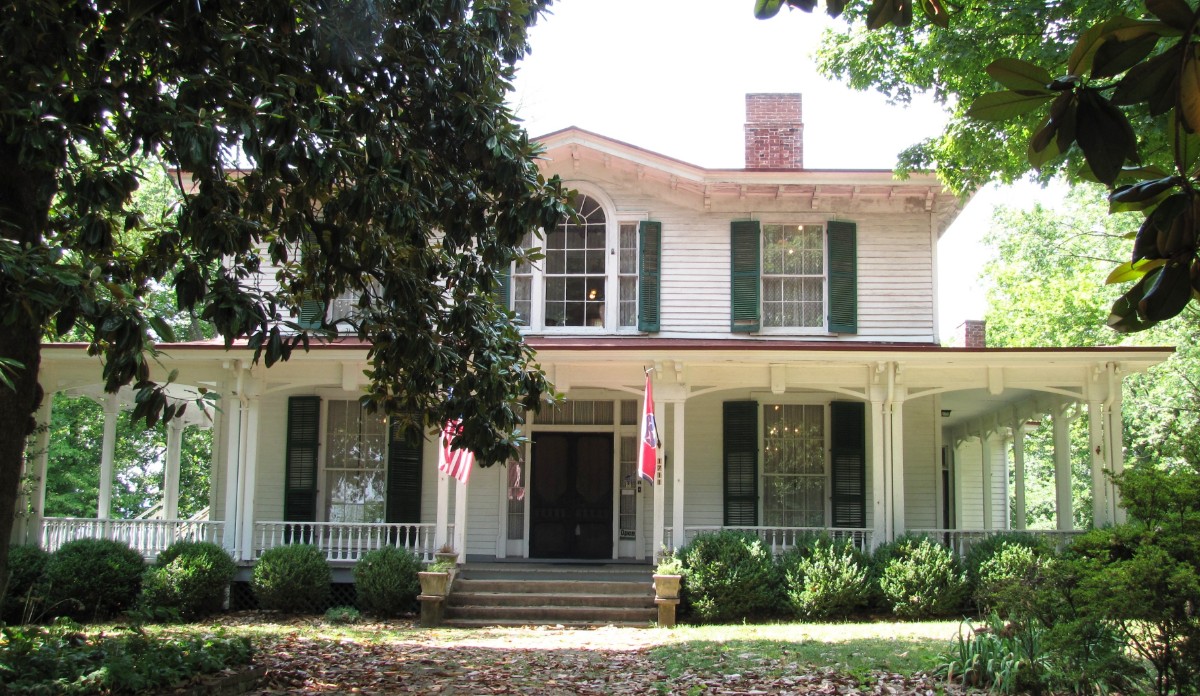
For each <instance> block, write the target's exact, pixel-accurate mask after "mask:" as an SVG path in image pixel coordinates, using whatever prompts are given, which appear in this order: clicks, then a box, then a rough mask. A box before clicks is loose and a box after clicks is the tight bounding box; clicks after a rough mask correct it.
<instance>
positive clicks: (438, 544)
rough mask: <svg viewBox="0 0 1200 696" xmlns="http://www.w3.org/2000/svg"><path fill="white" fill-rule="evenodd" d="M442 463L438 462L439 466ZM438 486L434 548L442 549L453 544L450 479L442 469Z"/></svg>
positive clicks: (439, 455) (439, 473)
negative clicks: (451, 536)
mask: <svg viewBox="0 0 1200 696" xmlns="http://www.w3.org/2000/svg"><path fill="white" fill-rule="evenodd" d="M440 442H441V441H440V440H439V444H438V448H437V449H438V458H439V459H440V458H441V456H442V446H441V444H440ZM440 463H441V462H438V464H440ZM437 484H438V487H437V512H436V513H435V514H436V516H435V518H434V528H433V547H434V548H435V549H440V548H442V546H443V545H445V544H446V543H447V542H450V543H453V542H452V541H450V477H449V476H447V475H446V474H444V473H442V470H441V469H438V474H437ZM456 550H457V551H458V552H459V553H462V552H463V550H462V549H456Z"/></svg>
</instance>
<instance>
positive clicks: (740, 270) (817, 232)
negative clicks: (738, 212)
mask: <svg viewBox="0 0 1200 696" xmlns="http://www.w3.org/2000/svg"><path fill="white" fill-rule="evenodd" d="M856 238H857V227H856V225H855V224H854V223H850V222H841V221H831V222H829V223H827V224H824V225H822V224H819V223H760V222H759V221H757V220H738V221H735V222H733V223H732V225H731V226H730V262H731V263H730V270H731V278H730V281H731V282H730V289H731V297H730V309H731V316H730V329H731V330H732V331H735V332H757V331H767V332H771V333H776V332H779V331H798V332H820V331H827V332H829V333H857V331H858V286H857V279H858V261H857V249H856V244H857V239H856Z"/></svg>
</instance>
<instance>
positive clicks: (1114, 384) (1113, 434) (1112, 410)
mask: <svg viewBox="0 0 1200 696" xmlns="http://www.w3.org/2000/svg"><path fill="white" fill-rule="evenodd" d="M1108 374H1109V397H1108V398H1109V406H1108V408H1107V409H1105V411H1106V415H1107V416H1108V419H1107V421H1106V422H1105V431H1106V434H1107V436H1108V442H1107V444H1108V447H1106V448H1105V449H1107V450H1108V456H1109V467H1110V468H1111V469H1112V472H1113V473H1114V474H1119V473H1121V472H1123V471H1125V422H1124V420H1123V418H1122V409H1123V408H1124V406H1123V402H1124V399H1123V390H1124V382H1125V380H1124V378H1123V377H1122V376H1121V371H1120V368H1119V367H1118V366H1117V365H1116V364H1114V363H1109V364H1108ZM1105 486H1106V487H1107V488H1108V496H1107V497H1108V506H1109V520H1110V521H1111V522H1112V523H1113V524H1125V522H1126V521H1127V520H1128V516H1127V515H1126V513H1125V508H1124V507H1123V506H1122V505H1121V492H1120V491H1118V490H1117V488H1116V486H1114V485H1112V482H1111V481H1107V480H1106V481H1105Z"/></svg>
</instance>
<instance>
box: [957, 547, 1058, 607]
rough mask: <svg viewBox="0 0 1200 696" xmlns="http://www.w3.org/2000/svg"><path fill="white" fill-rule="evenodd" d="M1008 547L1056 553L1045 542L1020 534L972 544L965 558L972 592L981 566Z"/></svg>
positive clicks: (964, 563)
mask: <svg viewBox="0 0 1200 696" xmlns="http://www.w3.org/2000/svg"><path fill="white" fill-rule="evenodd" d="M1006 546H1022V547H1024V548H1027V549H1031V550H1035V551H1037V552H1038V554H1039V555H1053V553H1054V552H1053V550H1052V549H1051V548H1050V545H1049V544H1047V543H1046V542H1045V541H1042V540H1041V539H1038V538H1037V537H1033V536H1030V535H1028V534H1021V533H1018V532H1009V533H1004V534H993V535H991V536H989V537H987V538H986V539H980V540H979V541H977V542H975V543H974V544H971V548H969V549H967V555H966V556H964V557H963V565H964V566H966V570H967V580H968V581H969V582H970V583H971V591H972V592H974V591H975V588H976V587H977V586H978V584H979V568H980V566H982V565H983V564H984V563H985V562H987V560H988V559H990V558H991V557H992V556H995V555H996V554H997V553H999V552H1000V550H1001V549H1003V548H1005V547H1006Z"/></svg>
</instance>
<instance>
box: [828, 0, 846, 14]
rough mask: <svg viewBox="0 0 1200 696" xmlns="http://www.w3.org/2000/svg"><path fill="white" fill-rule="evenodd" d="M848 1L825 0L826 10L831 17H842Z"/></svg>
mask: <svg viewBox="0 0 1200 696" xmlns="http://www.w3.org/2000/svg"><path fill="white" fill-rule="evenodd" d="M847 2H848V0H825V11H826V12H828V13H829V16H830V17H840V16H841V15H842V11H843V10H845V9H846V3H847Z"/></svg>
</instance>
